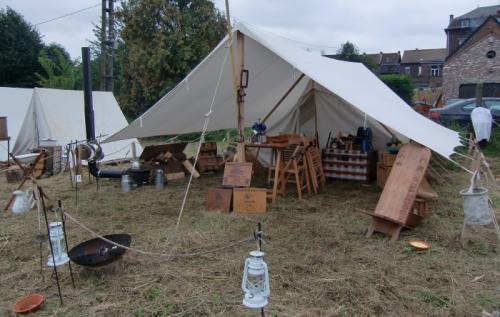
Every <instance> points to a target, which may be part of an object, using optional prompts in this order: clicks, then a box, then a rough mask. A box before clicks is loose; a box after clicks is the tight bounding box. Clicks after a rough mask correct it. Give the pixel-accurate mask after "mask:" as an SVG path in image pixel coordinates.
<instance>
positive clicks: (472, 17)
mask: <svg viewBox="0 0 500 317" xmlns="http://www.w3.org/2000/svg"><path fill="white" fill-rule="evenodd" d="M499 8H500V6H498V5H494V6H488V7H479V8H476V9H474V10H472V11H470V12H468V13H466V14H463V15H461V16H459V17H456V18H455V17H454V16H453V15H452V14H451V15H450V22H449V24H448V27H447V28H446V29H445V30H444V31H445V33H446V56H448V55H450V54H451V53H453V52H454V51H455V50H457V49H458V47H459V46H460V45H462V43H463V42H464V41H465V40H466V39H467V38H468V37H469V36H470V35H471V34H472V33H473V32H474V31H475V30H476V29H477V28H478V27H479V26H480V25H482V24H483V23H484V21H485V20H486V19H487V18H488V17H489V16H495V15H496V14H497V11H498V10H499Z"/></svg>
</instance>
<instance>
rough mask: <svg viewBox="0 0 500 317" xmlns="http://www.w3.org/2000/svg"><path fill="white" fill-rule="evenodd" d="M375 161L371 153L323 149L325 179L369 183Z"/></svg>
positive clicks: (374, 156)
mask: <svg viewBox="0 0 500 317" xmlns="http://www.w3.org/2000/svg"><path fill="white" fill-rule="evenodd" d="M375 161H376V155H374V152H373V151H370V152H365V153H363V152H361V151H359V150H341V149H331V148H327V149H323V169H324V171H325V176H326V177H327V178H333V179H345V180H354V181H362V182H369V181H370V180H371V179H372V175H373V171H374V169H373V166H374V164H375V163H376V162H375Z"/></svg>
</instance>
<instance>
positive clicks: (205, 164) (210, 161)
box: [196, 142, 219, 173]
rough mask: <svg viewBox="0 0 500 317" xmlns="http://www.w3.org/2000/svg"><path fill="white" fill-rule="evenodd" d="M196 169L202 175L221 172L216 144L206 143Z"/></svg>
mask: <svg viewBox="0 0 500 317" xmlns="http://www.w3.org/2000/svg"><path fill="white" fill-rule="evenodd" d="M196 168H197V169H198V171H199V172H200V173H208V172H217V171H218V170H219V160H218V158H217V143H216V142H205V143H203V144H202V145H201V148H200V154H199V155H198V163H197V164H196Z"/></svg>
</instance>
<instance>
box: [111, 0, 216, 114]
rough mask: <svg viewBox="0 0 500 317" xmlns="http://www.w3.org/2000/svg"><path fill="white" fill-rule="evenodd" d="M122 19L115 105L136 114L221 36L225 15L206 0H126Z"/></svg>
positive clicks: (163, 92)
mask: <svg viewBox="0 0 500 317" xmlns="http://www.w3.org/2000/svg"><path fill="white" fill-rule="evenodd" d="M118 19H119V21H120V23H122V25H123V28H122V31H121V39H122V40H123V44H124V46H123V48H122V51H121V52H120V53H119V54H117V57H118V59H119V62H120V64H121V71H122V74H121V82H122V86H121V95H120V97H119V100H120V104H121V105H122V107H123V110H124V111H125V113H126V115H128V116H133V117H135V116H137V115H139V114H141V113H142V112H144V111H145V110H146V109H147V108H148V107H150V106H151V105H152V104H153V103H154V102H156V101H157V100H158V99H159V98H160V97H161V96H162V95H163V94H165V93H166V92H167V91H169V90H170V89H172V88H173V87H174V86H175V85H176V84H177V83H178V82H179V81H180V80H182V78H184V77H185V76H186V74H187V73H188V72H189V71H190V70H191V69H192V68H193V67H195V66H196V65H197V64H198V63H199V62H200V60H201V59H202V58H203V57H205V56H206V55H207V54H208V52H209V51H210V50H211V49H212V48H213V47H214V46H215V45H216V44H217V43H218V42H219V41H220V40H221V38H222V37H223V35H224V33H225V19H224V17H223V15H222V14H221V13H220V12H219V11H218V10H217V9H216V8H215V6H214V4H213V3H212V2H211V1H209V0H170V1H165V0H128V1H124V2H123V3H122V8H121V10H120V11H119V12H118Z"/></svg>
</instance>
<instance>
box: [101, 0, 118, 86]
mask: <svg viewBox="0 0 500 317" xmlns="http://www.w3.org/2000/svg"><path fill="white" fill-rule="evenodd" d="M114 2H115V0H102V12H101V83H100V84H101V85H100V86H101V90H103V91H113V62H114V58H115V18H114V11H115V5H114Z"/></svg>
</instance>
